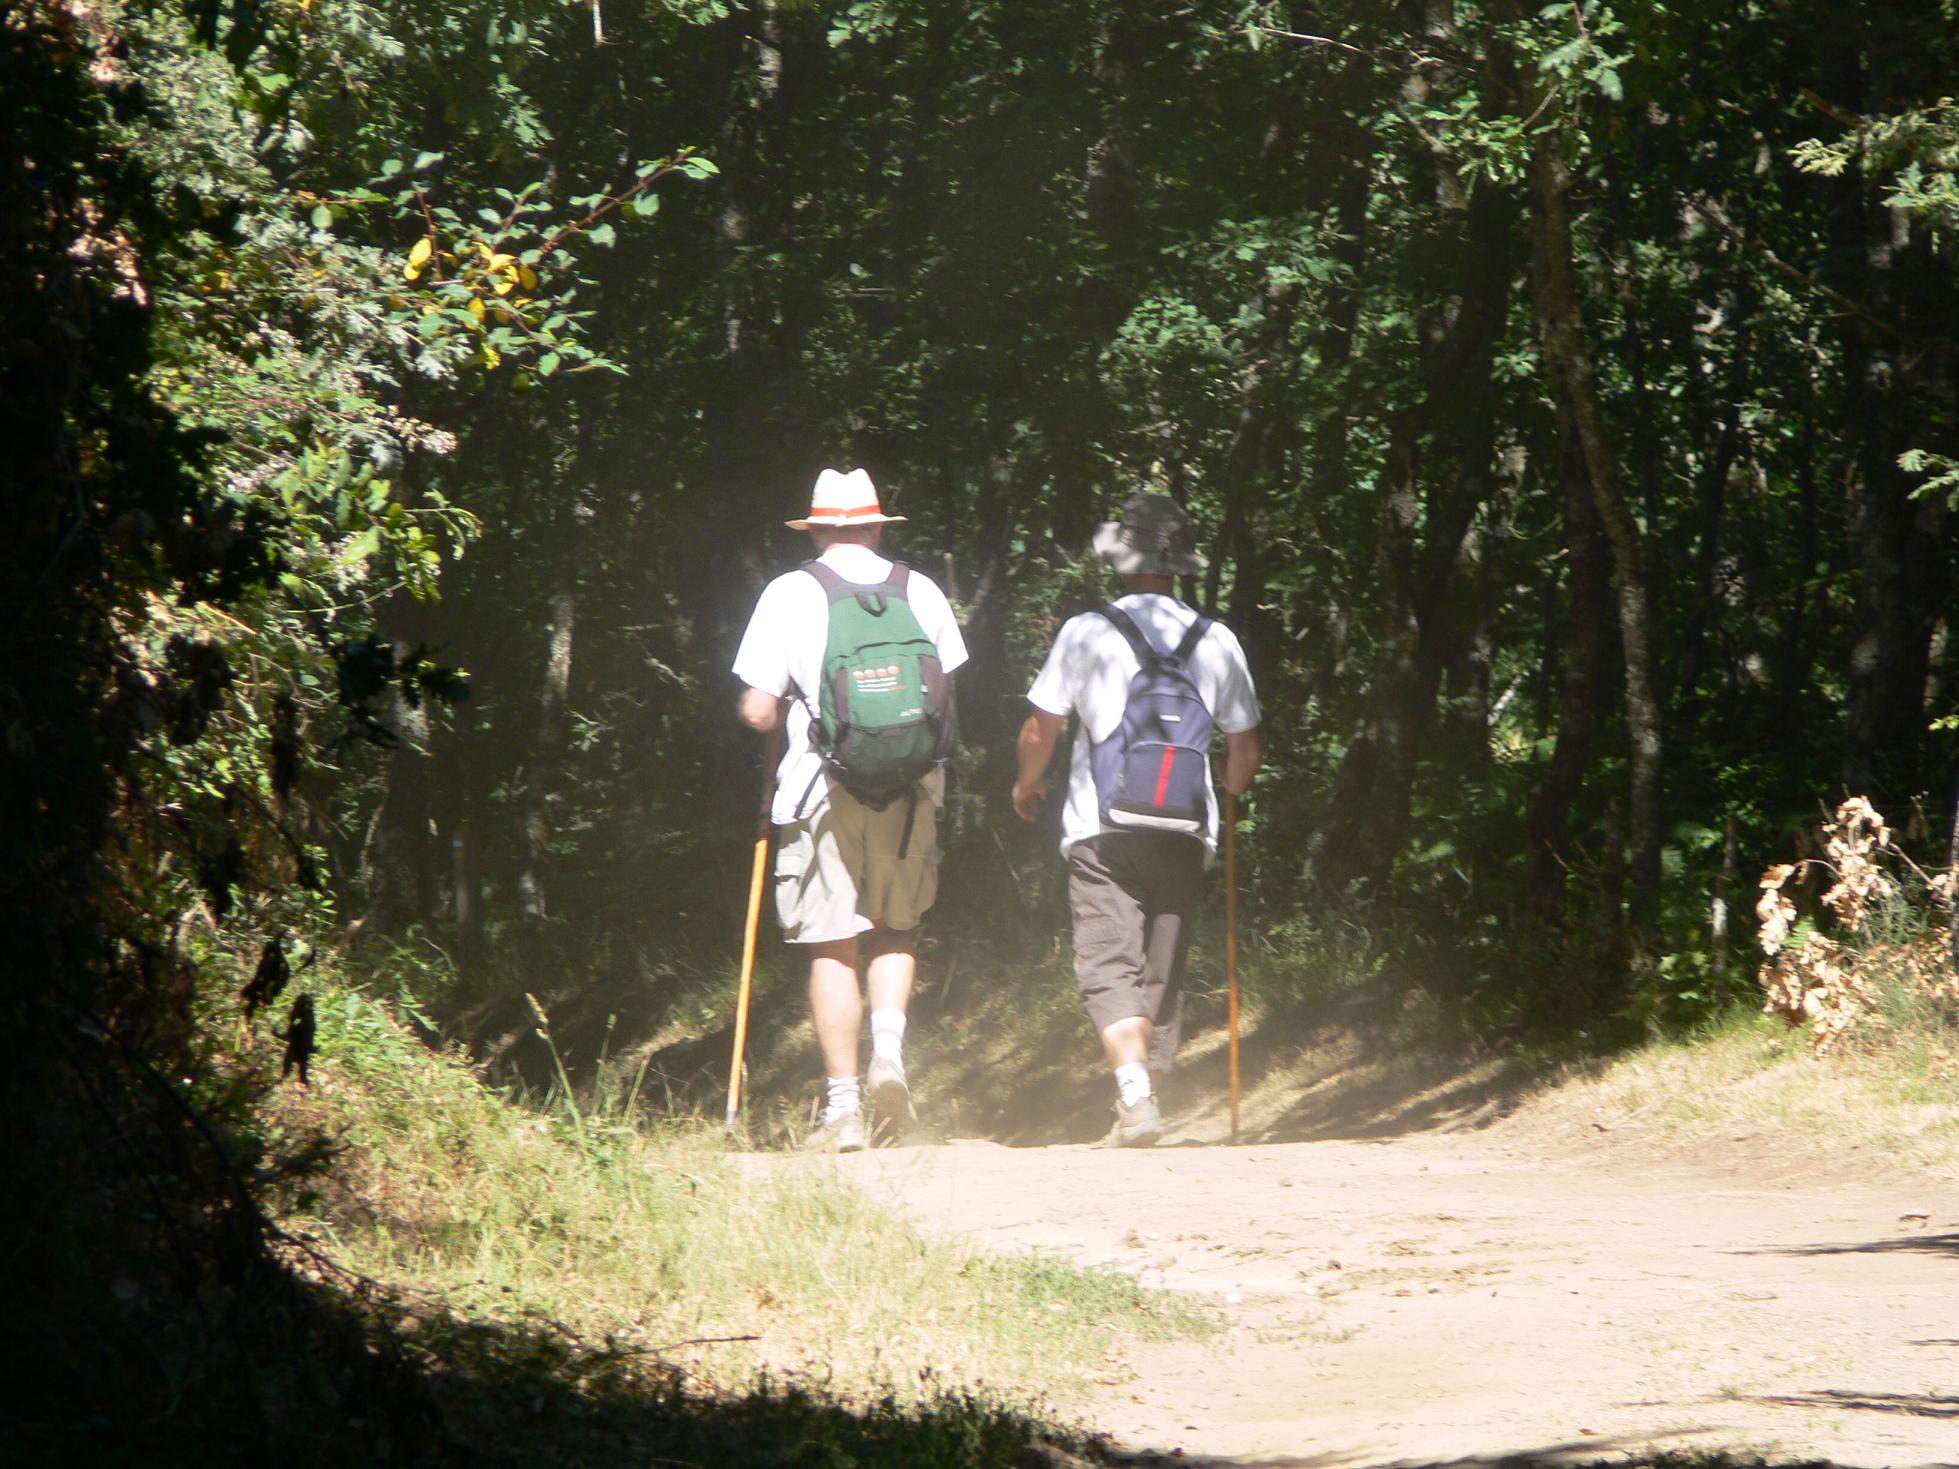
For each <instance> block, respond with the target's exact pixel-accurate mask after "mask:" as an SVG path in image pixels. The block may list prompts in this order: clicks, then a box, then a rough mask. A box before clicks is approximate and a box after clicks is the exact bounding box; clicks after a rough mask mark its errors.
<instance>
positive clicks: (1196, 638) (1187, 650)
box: [1170, 612, 1212, 667]
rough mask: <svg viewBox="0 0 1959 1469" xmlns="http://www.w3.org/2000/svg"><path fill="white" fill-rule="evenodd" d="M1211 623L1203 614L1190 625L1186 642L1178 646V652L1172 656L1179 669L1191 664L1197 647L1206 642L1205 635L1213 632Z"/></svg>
mask: <svg viewBox="0 0 1959 1469" xmlns="http://www.w3.org/2000/svg"><path fill="white" fill-rule="evenodd" d="M1211 621H1212V620H1211V619H1210V618H1208V617H1206V616H1205V615H1204V614H1203V613H1201V612H1200V613H1198V614H1197V620H1196V621H1195V622H1193V623H1192V624H1191V625H1190V631H1189V632H1187V633H1185V634H1184V640H1183V641H1182V642H1181V643H1178V644H1177V651H1176V652H1174V653H1172V654H1171V655H1170V658H1171V661H1172V662H1174V663H1176V664H1177V665H1178V666H1179V667H1182V666H1184V665H1186V664H1188V663H1189V662H1190V659H1191V655H1192V654H1193V653H1195V652H1196V651H1197V645H1198V644H1199V643H1201V642H1203V641H1204V634H1205V633H1207V632H1209V631H1210V630H1211Z"/></svg>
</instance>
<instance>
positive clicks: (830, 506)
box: [783, 469, 905, 530]
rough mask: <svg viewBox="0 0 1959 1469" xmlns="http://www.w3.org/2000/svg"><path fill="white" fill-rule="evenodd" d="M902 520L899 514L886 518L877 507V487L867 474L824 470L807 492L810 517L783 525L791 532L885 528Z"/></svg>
mask: <svg viewBox="0 0 1959 1469" xmlns="http://www.w3.org/2000/svg"><path fill="white" fill-rule="evenodd" d="M903 519H905V517H904V516H902V515H886V514H885V513H884V511H883V510H882V509H880V508H879V506H878V503H877V486H876V485H874V484H872V483H871V476H870V474H869V472H868V471H866V470H862V469H853V470H851V471H850V473H849V474H842V473H839V472H838V471H837V470H834V469H826V470H824V471H823V473H821V474H819V475H818V476H817V477H816V488H815V489H814V490H812V491H810V497H809V517H808V518H807V519H805V520H788V521H784V522H783V524H785V525H787V526H788V527H789V529H791V530H808V529H810V528H811V527H812V526H819V525H828V526H842V525H885V524H887V523H889V522H891V521H894V520H903Z"/></svg>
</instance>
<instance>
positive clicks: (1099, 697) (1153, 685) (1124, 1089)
mask: <svg viewBox="0 0 1959 1469" xmlns="http://www.w3.org/2000/svg"><path fill="white" fill-rule="evenodd" d="M1094 546H1095V550H1096V552H1097V554H1099V555H1100V556H1101V557H1102V559H1103V560H1105V561H1107V562H1108V563H1109V565H1110V567H1112V568H1113V569H1114V570H1115V572H1116V573H1117V575H1119V576H1120V577H1121V578H1122V583H1123V595H1122V596H1121V597H1119V598H1117V599H1116V600H1115V601H1114V602H1112V603H1110V604H1109V605H1108V606H1106V607H1099V608H1096V609H1095V610H1094V611H1091V612H1084V613H1082V614H1081V615H1079V616H1077V617H1073V618H1071V619H1069V621H1068V622H1067V623H1066V624H1065V625H1064V626H1063V627H1062V629H1061V632H1060V635H1059V636H1058V637H1057V638H1056V639H1055V642H1054V647H1053V648H1052V649H1051V650H1050V651H1049V653H1048V656H1047V661H1046V662H1045V663H1044V664H1043V665H1042V667H1041V671H1040V674H1039V676H1038V677H1036V678H1035V680H1034V686H1033V688H1031V689H1030V690H1029V691H1028V694H1027V699H1028V702H1029V703H1030V704H1032V705H1033V712H1032V713H1030V714H1029V715H1028V718H1027V722H1026V723H1025V724H1024V725H1022V726H1021V730H1020V737H1019V742H1018V747H1017V756H1018V770H1019V774H1018V778H1017V779H1016V780H1015V782H1014V788H1013V803H1014V810H1015V811H1016V812H1018V813H1019V814H1020V815H1021V817H1022V818H1024V819H1025V820H1028V821H1032V820H1034V819H1035V818H1036V817H1037V816H1038V815H1039V814H1040V811H1041V806H1042V803H1043V802H1044V800H1045V799H1046V797H1047V788H1048V782H1047V770H1048V765H1049V762H1050V761H1051V760H1052V759H1053V757H1054V752H1055V748H1056V746H1057V745H1058V744H1059V743H1060V740H1061V733H1062V730H1063V729H1064V728H1065V727H1066V724H1067V720H1068V716H1069V715H1071V714H1073V715H1076V716H1078V719H1079V725H1078V729H1077V732H1076V736H1075V742H1074V748H1073V750H1072V752H1071V753H1070V756H1069V768H1068V788H1067V789H1068V793H1067V800H1066V803H1065V805H1064V806H1063V808H1062V816H1061V851H1062V855H1063V857H1064V859H1065V860H1066V862H1067V867H1068V908H1069V914H1070V917H1071V919H1072V920H1073V926H1074V945H1075V980H1076V983H1077V984H1078V985H1079V987H1080V989H1081V995H1082V1002H1083V1004H1084V1005H1085V1006H1086V1008H1087V1010H1088V1018H1089V1021H1090V1023H1091V1024H1092V1025H1093V1026H1094V1027H1095V1030H1096V1033H1097V1035H1098V1036H1099V1037H1100V1039H1101V1042H1102V1051H1103V1055H1104V1057H1105V1059H1106V1060H1107V1062H1108V1064H1109V1067H1110V1069H1111V1070H1112V1071H1113V1072H1114V1073H1115V1083H1116V1120H1115V1125H1114V1127H1113V1128H1111V1129H1110V1131H1109V1134H1108V1136H1107V1138H1105V1139H1104V1145H1105V1146H1108V1147H1149V1146H1151V1145H1152V1144H1154V1143H1155V1142H1156V1140H1157V1138H1158V1137H1159V1136H1160V1135H1161V1133H1162V1129H1163V1121H1162V1115H1161V1112H1160V1110H1159V1108H1158V1105H1157V1097H1156V1086H1155V1078H1156V1077H1157V1076H1160V1075H1161V1074H1162V1073H1164V1072H1165V1071H1168V1070H1169V1069H1170V1067H1171V1065H1172V1064H1173V1062H1174V1061H1175V1059H1176V1054H1177V1045H1178V1042H1179V1040H1180V1039H1181V1035H1182V1029H1183V1004H1184V1002H1183V970H1184V954H1185V950H1186V948H1187V947H1188V945H1189V942H1190V926H1191V924H1192V922H1193V921H1194V920H1195V918H1196V913H1197V905H1198V899H1199V895H1200V892H1201V888H1202V881H1203V874H1204V869H1205V868H1206V867H1208V866H1209V865H1210V863H1211V861H1212V858H1213V857H1214V855H1215V853H1216V851H1217V842H1218V814H1217V812H1218V802H1217V794H1216V791H1215V790H1214V789H1213V785H1212V778H1211V769H1210V745H1211V740H1212V735H1213V733H1214V732H1215V733H1221V734H1222V735H1223V736H1224V744H1225V761H1224V782H1225V786H1226V788H1227V789H1228V790H1230V791H1231V792H1232V794H1234V795H1238V794H1242V793H1243V792H1244V790H1245V789H1246V787H1248V786H1249V785H1250V784H1251V780H1252V776H1253V775H1254V774H1255V773H1256V772H1257V770H1258V765H1259V733H1258V726H1259V709H1258V697H1257V695H1256V693H1255V692H1254V691H1253V688H1252V677H1251V671H1250V669H1249V668H1248V667H1247V666H1246V664H1245V654H1244V650H1243V649H1242V648H1241V647H1240V646H1239V644H1238V639H1237V638H1236V637H1235V636H1234V635H1233V634H1232V632H1231V629H1230V628H1228V627H1226V626H1225V625H1224V624H1223V623H1221V622H1215V621H1213V620H1212V619H1210V618H1208V617H1204V616H1201V615H1200V614H1199V613H1198V611H1197V610H1196V609H1195V608H1193V607H1190V606H1187V605H1185V604H1184V603H1183V602H1181V601H1179V600H1178V598H1177V596H1176V583H1175V580H1174V579H1175V578H1176V577H1179V576H1186V575H1190V574H1192V573H1194V572H1198V571H1201V570H1203V569H1204V568H1205V566H1207V565H1208V564H1209V563H1208V562H1206V561H1205V559H1204V557H1202V556H1201V555H1199V554H1198V552H1197V547H1196V537H1195V534H1194V532H1193V529H1192V526H1191V520H1190V516H1189V514H1188V512H1186V511H1185V510H1184V508H1183V506H1181V505H1179V504H1178V503H1177V502H1176V501H1175V500H1173V499H1171V498H1170V497H1169V496H1168V495H1157V494H1147V493H1138V494H1134V495H1131V496H1130V497H1129V498H1128V500H1126V501H1125V502H1124V504H1123V507H1122V514H1121V518H1120V519H1118V520H1112V521H1109V522H1107V523H1105V524H1104V525H1103V526H1102V527H1101V528H1100V529H1099V530H1097V531H1096V533H1095V540H1094Z"/></svg>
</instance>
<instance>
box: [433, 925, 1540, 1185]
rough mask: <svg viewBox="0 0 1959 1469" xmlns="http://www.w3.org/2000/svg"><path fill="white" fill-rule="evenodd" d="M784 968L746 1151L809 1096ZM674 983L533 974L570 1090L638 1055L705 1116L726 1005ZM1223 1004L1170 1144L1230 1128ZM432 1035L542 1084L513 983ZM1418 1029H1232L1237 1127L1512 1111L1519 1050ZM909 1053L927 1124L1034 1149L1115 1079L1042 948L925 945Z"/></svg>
mask: <svg viewBox="0 0 1959 1469" xmlns="http://www.w3.org/2000/svg"><path fill="white" fill-rule="evenodd" d="M792 970H793V964H792V963H791V961H790V959H789V958H788V957H787V956H785V955H783V954H781V953H777V954H773V955H770V956H769V959H768V960H767V968H766V969H765V971H764V973H763V974H762V975H760V976H759V977H758V979H757V980H756V983H755V988H754V992H753V997H752V1001H751V1004H750V1008H749V1016H748V1035H747V1043H746V1047H745V1053H746V1061H747V1069H746V1072H745V1081H744V1093H745V1105H744V1108H743V1116H744V1121H745V1125H746V1128H747V1130H748V1134H749V1137H750V1139H751V1141H753V1142H755V1143H758V1144H760V1145H762V1146H770V1145H779V1144H783V1143H788V1142H793V1141H794V1139H795V1138H796V1137H797V1136H799V1135H800V1134H801V1133H802V1132H803V1131H804V1130H806V1129H807V1127H808V1126H809V1125H810V1123H811V1120H812V1119H813V1116H814V1112H815V1108H816V1107H817V1105H818V1104H819V1102H820V1099H821V1090H822V1085H821V1077H820V1074H819V1071H820V1068H819V1066H818V1064H817V1060H816V1052H815V1044H814V1041H813V1039H812V1037H811V1035H810V1030H809V1022H808V1015H807V1002H806V1000H805V997H804V991H803V981H802V976H801V974H800V973H799V972H792ZM729 988H730V991H732V988H733V978H732V976H731V977H730V979H729ZM672 992H673V989H672V986H671V985H670V984H659V983H654V982H650V981H636V980H634V979H633V978H632V977H631V976H615V977H614V978H613V979H611V980H608V981H600V982H590V983H581V984H578V985H566V986H564V987H562V988H559V989H553V988H552V987H550V986H548V985H547V986H543V987H542V988H541V989H540V991H539V992H538V995H537V998H538V1001H539V1003H540V1004H541V1005H543V1007H544V1009H545V1010H546V1012H547V1013H548V1015H549V1017H550V1031H551V1043H552V1044H553V1045H555V1046H556V1048H557V1051H558V1054H559V1056H560V1057H561V1058H562V1060H563V1062H564V1064H565V1066H566V1069H567V1071H568V1072H569V1073H570V1075H571V1076H572V1078H573V1083H574V1085H575V1086H577V1087H579V1088H580V1089H581V1090H582V1089H586V1088H589V1087H590V1086H591V1085H592V1081H593V1077H594V1075H595V1073H596V1071H597V1069H598V1068H597V1062H598V1061H599V1060H600V1058H601V1057H606V1058H609V1063H608V1069H609V1072H610V1074H611V1076H612V1078H613V1084H614V1085H615V1086H622V1085H624V1084H625V1082H626V1080H627V1079H629V1078H630V1077H631V1076H633V1075H636V1074H641V1073H640V1068H641V1067H643V1068H644V1071H643V1075H642V1079H641V1082H640V1088H639V1099H640V1105H641V1106H642V1107H643V1108H645V1109H647V1111H648V1112H649V1113H650V1114H652V1115H655V1116H669V1117H702V1118H708V1119H711V1120H714V1121H719V1120H720V1118H721V1116H722V1114H723V1109H724V1107H725V1104H726V1099H727V1091H728V1077H729V1068H730V1063H731V1060H732V1053H733V1019H732V1015H721V1016H718V1017H717V1018H716V1019H715V1020H714V1021H713V1022H712V1023H711V1024H708V1025H706V1026H705V1027H703V1026H701V1025H699V1024H696V1025H694V1026H692V1027H688V1026H684V1025H682V1024H681V1023H680V1021H679V1018H678V1016H677V1014H676V1010H675V1007H674V1002H673V999H672ZM724 1008H727V1009H731V1008H732V1007H731V1006H725V1007H724ZM1223 1010H1224V1005H1223V996H1222V994H1221V993H1215V992H1210V991H1205V990H1197V991H1195V992H1193V993H1192V995H1191V996H1190V1000H1189V1009H1188V1016H1187V1023H1186V1031H1185V1043H1184V1047H1183V1051H1182V1055H1181V1057H1180V1061H1179V1065H1178V1066H1177V1068H1176V1069H1175V1070H1174V1071H1172V1072H1171V1073H1170V1074H1169V1075H1168V1076H1167V1077H1163V1078H1161V1079H1160V1082H1159V1085H1160V1090H1161V1095H1162V1100H1163V1105H1164V1111H1165V1117H1166V1122H1167V1123H1168V1125H1169V1129H1170V1131H1169V1135H1168V1137H1167V1139H1166V1141H1169V1142H1171V1143H1178V1142H1183V1143H1190V1142H1194V1141H1210V1140H1214V1139H1217V1138H1220V1137H1222V1136H1223V1135H1224V1134H1225V1133H1226V1132H1227V1131H1228V1129H1229V1106H1228V1097H1229V1061H1228V1046H1227V1044H1226V1038H1225V1035H1224V1032H1223V1020H1224V1016H1223ZM444 1030H445V1032H447V1033H449V1034H452V1035H462V1036H466V1037H467V1038H468V1041H469V1045H470V1048H471V1051H472V1054H473V1055H474V1056H475V1057H476V1059H477V1060H478V1061H480V1062H482V1063H483V1064H484V1065H485V1066H486V1068H487V1070H488V1071H489V1074H490V1075H491V1077H492V1078H493V1079H495V1080H499V1081H503V1082H512V1081H515V1082H518V1083H521V1084H522V1085H523V1086H526V1087H528V1088H529V1089H531V1090H532V1091H534V1092H537V1093H540V1094H541V1093H543V1092H545V1091H548V1090H549V1088H550V1087H551V1086H552V1085H553V1084H554V1079H555V1075H556V1072H555V1066H554V1063H553V1059H552V1055H551V1050H550V1047H549V1046H547V1044H546V1043H545V1041H544V1040H542V1039H541V1038H540V1037H539V1035H538V1034H537V1031H538V1025H537V1020H536V1017H535V1016H534V1014H533V1013H532V1011H531V1009H530V1004H529V1001H528V1000H527V999H526V997H525V996H524V995H522V994H514V995H505V996H502V997H499V998H496V999H494V1000H490V1001H486V1002H482V1003H479V1004H477V1005H476V1006H474V1007H472V1008H470V1009H467V1010H463V1011H459V1012H457V1013H456V1014H454V1015H453V1016H450V1017H445V1020H444ZM1416 1031H1417V1027H1416V1026H1414V1025H1411V1022H1410V1018H1409V1016H1408V1014H1407V1012H1406V1007H1405V1002H1404V1000H1403V999H1402V998H1401V997H1400V996H1399V995H1396V994H1390V993H1386V992H1384V991H1370V990H1359V991H1354V992H1350V993H1347V994H1344V995H1341V996H1339V997H1337V998H1334V999H1330V1000H1327V1001H1325V1002H1323V1003H1322V1004H1320V1005H1318V1006H1315V1007H1313V1008H1312V1009H1311V1010H1310V1011H1301V1012H1298V1013H1294V1014H1283V1015H1278V1016H1274V1017H1271V1018H1268V1019H1267V1020H1266V1021H1265V1022H1264V1023H1263V1024H1262V1025H1261V1026H1259V1027H1258V1028H1257V1029H1254V1030H1251V1031H1248V1032H1247V1033H1246V1034H1245V1035H1244V1036H1243V1037H1242V1044H1241V1047H1240V1071H1241V1077H1242V1084H1243V1089H1244V1094H1245V1096H1246V1097H1247V1098H1248V1099H1249V1100H1250V1101H1251V1102H1252V1103H1253V1104H1254V1105H1249V1106H1248V1107H1247V1110H1246V1113H1245V1116H1246V1119H1247V1120H1246V1126H1245V1129H1244V1131H1243V1133H1242V1134H1241V1140H1242V1141H1247V1142H1254V1143H1258V1142H1298V1141H1308V1140H1312V1139H1348V1140H1352V1139H1379V1138H1389V1137H1396V1136H1402V1135H1407V1134H1411V1133H1424V1132H1439V1131H1460V1130H1464V1129H1471V1128H1480V1127H1485V1126H1488V1125H1489V1124H1491V1123H1493V1122H1495V1121H1497V1120H1499V1119H1500V1118H1502V1117H1504V1116H1506V1115H1508V1114H1509V1113H1510V1112H1511V1111H1513V1110H1515V1108H1516V1107H1517V1106H1518V1105H1519V1104H1520V1103H1521V1101H1522V1100H1523V1099H1524V1097H1526V1096H1527V1095H1529V1094H1530V1093H1531V1092H1532V1091H1533V1090H1534V1089H1535V1088H1536V1086H1537V1085H1538V1084H1539V1082H1540V1080H1541V1079H1542V1072H1541V1071H1533V1069H1532V1068H1530V1067H1528V1066H1526V1065H1524V1064H1522V1062H1521V1061H1517V1060H1514V1059H1506V1058H1505V1057H1503V1056H1501V1055H1497V1054H1493V1053H1491V1052H1490V1051H1488V1050H1487V1049H1482V1050H1479V1051H1478V1052H1477V1053H1476V1054H1472V1055H1462V1054H1457V1053H1452V1052H1451V1051H1449V1050H1448V1049H1447V1048H1445V1047H1442V1046H1439V1045H1437V1044H1435V1043H1433V1042H1432V1041H1426V1042H1425V1041H1424V1040H1422V1039H1421V1038H1420V1037H1419V1036H1418V1035H1417V1034H1416ZM907 1053H908V1059H909V1063H910V1069H911V1073H912V1081H913V1091H914V1096H915V1099H916V1101H917V1104H918V1109H919V1115H920V1119H921V1123H922V1127H923V1131H924V1134H925V1135H926V1136H927V1137H930V1136H934V1135H936V1136H939V1137H977V1138H986V1139H990V1140H992V1141H995V1142H999V1143H1004V1144H1007V1145H1009V1146H1017V1147H1041V1146H1051V1145H1055V1144H1082V1143H1090V1142H1094V1141H1096V1140H1098V1139H1099V1138H1101V1137H1102V1136H1103V1134H1104V1133H1106V1132H1107V1130H1108V1127H1109V1123H1110V1119H1111V1109H1112V1105H1113V1101H1114V1096H1113V1089H1112V1087H1111V1085H1110V1082H1109V1078H1108V1075H1107V1072H1106V1070H1105V1069H1104V1064H1103V1061H1102V1058H1101V1054H1100V1047H1099V1045H1098V1043H1097V1041H1096V1038H1095V1035H1094V1033H1093V1031H1092V1029H1091V1028H1090V1026H1089V1023H1088V1021H1087V1018H1086V1017H1085V1015H1084V1014H1083V1013H1082V1009H1081V1005H1080V1002H1079V1000H1078V998H1077V997H1076V994H1075V989H1074V984H1073V982H1072V980H1071V979H1070V978H1069V977H1068V975H1067V973H1066V972H1065V968H1064V967H1063V965H1062V964H1061V963H1060V962H1058V961H1050V962H1048V963H1046V964H1044V965H1035V966H1029V967H1025V968H1019V969H1012V970H1006V971H1001V972H991V973H989V972H985V970H984V969H983V968H982V967H981V966H979V965H976V964H972V963H967V964H965V965H964V966H963V969H962V966H961V965H960V963H959V962H958V961H957V959H953V960H950V961H948V960H947V958H946V957H945V956H944V955H942V954H935V953H932V952H930V951H928V953H927V955H926V959H925V963H924V965H923V967H922V970H921V977H920V981H919V988H918V992H917V994H916V996H915V997H914V1000H913V1004H912V1010H911V1024H910V1034H909V1038H908V1041H907Z"/></svg>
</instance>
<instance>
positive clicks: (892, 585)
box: [802, 561, 909, 614]
mask: <svg viewBox="0 0 1959 1469" xmlns="http://www.w3.org/2000/svg"><path fill="white" fill-rule="evenodd" d="M802 569H803V570H804V571H807V572H808V573H809V574H810V575H811V576H813V577H815V578H816V584H817V585H818V586H820V587H822V588H823V591H824V593H825V595H826V596H828V597H829V599H830V605H831V606H833V607H834V606H835V605H836V604H837V603H839V602H842V601H846V600H848V599H851V598H855V599H856V600H857V601H858V602H859V603H860V604H861V605H862V606H863V607H864V609H865V610H866V611H868V612H873V613H878V614H882V613H883V611H884V609H885V607H886V605H887V604H888V603H889V602H890V600H891V599H892V598H893V597H895V598H897V600H899V601H900V602H904V601H908V600H909V599H908V598H907V597H906V596H905V579H906V569H905V567H904V566H903V565H902V564H899V563H895V562H894V563H893V564H892V567H891V575H889V576H887V577H886V578H885V579H884V580H883V581H881V582H874V583H872V584H870V585H868V586H867V585H864V584H862V583H860V582H854V581H845V580H844V579H843V577H842V576H840V575H838V573H837V570H836V568H835V567H833V566H829V565H826V564H825V563H823V562H821V561H805V562H804V563H803V567H802Z"/></svg>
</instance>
